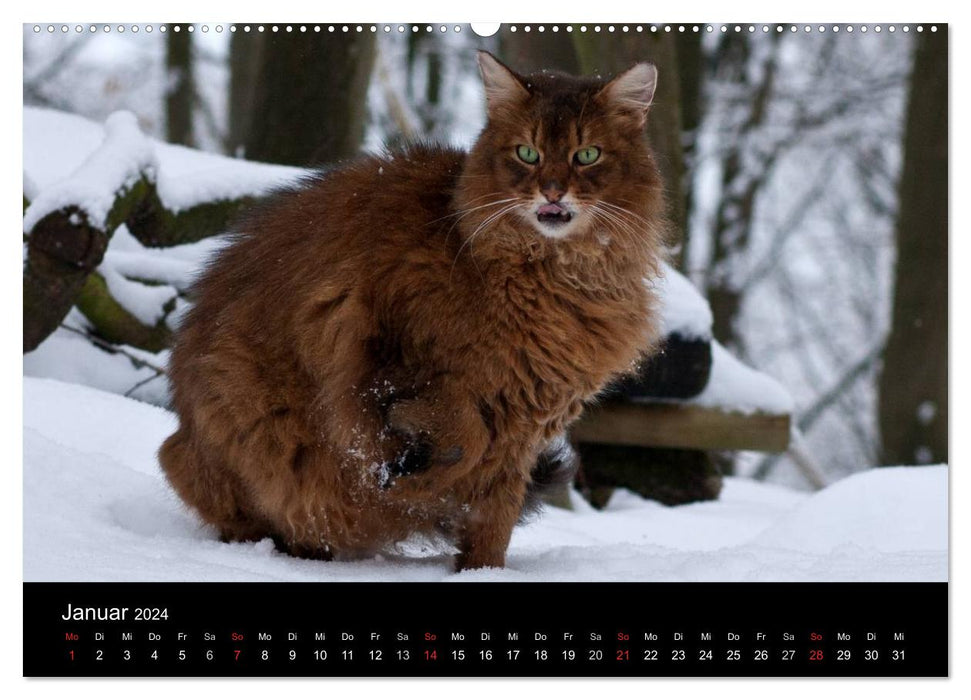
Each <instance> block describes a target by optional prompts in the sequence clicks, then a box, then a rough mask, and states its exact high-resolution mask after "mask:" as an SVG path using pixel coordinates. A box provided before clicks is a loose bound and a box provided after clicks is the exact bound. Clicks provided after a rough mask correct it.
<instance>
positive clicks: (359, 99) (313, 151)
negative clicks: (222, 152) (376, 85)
mask: <svg viewBox="0 0 971 700" xmlns="http://www.w3.org/2000/svg"><path fill="white" fill-rule="evenodd" d="M264 42H265V46H264V47H263V52H262V53H263V56H262V63H261V66H260V71H259V78H258V80H257V83H256V87H255V89H254V93H253V94H254V96H253V101H252V104H251V106H250V111H251V115H252V121H251V124H250V128H249V134H248V136H247V139H246V157H247V158H248V159H250V160H260V161H268V162H273V163H285V164H288V165H310V164H314V165H316V164H323V163H329V162H333V161H336V160H339V159H341V158H348V157H350V156H353V155H354V154H356V153H357V152H358V149H359V148H360V145H361V141H362V139H363V137H364V126H365V118H366V115H367V100H366V98H367V88H368V83H369V82H370V76H371V67H372V65H373V63H374V36H373V35H372V34H371V33H370V32H361V33H357V32H353V31H352V32H348V33H346V34H345V33H334V34H328V35H326V36H320V35H317V34H311V33H307V34H274V35H270V36H267V37H266V38H265V39H264Z"/></svg>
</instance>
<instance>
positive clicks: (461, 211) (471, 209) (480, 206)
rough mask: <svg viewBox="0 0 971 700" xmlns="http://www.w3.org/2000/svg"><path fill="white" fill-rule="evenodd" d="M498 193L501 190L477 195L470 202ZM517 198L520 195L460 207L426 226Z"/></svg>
mask: <svg viewBox="0 0 971 700" xmlns="http://www.w3.org/2000/svg"><path fill="white" fill-rule="evenodd" d="M496 194H501V193H500V192H490V193H489V194H484V195H482V196H481V197H476V198H475V199H472V200H471V201H470V202H469V203H470V204H471V203H472V202H474V201H476V200H477V199H482V198H484V197H491V196H492V195H496ZM516 199H518V197H507V198H506V199H497V200H496V201H494V202H488V203H486V204H481V205H479V206H475V207H468V208H466V209H459V210H458V211H455V212H452V213H451V214H446V215H445V216H440V217H438V218H437V219H432V220H431V221H429V222H428V223H427V224H426V226H430V225H431V224H434V223H438V222H439V221H444V220H445V219H451V218H453V217H456V216H457V217H458V218H459V219H461V218H462V217H463V216H465V215H466V214H471V213H472V212H474V211H477V210H479V209H485V208H486V207H491V206H494V205H496V204H503V203H504V202H512V201H514V200H516Z"/></svg>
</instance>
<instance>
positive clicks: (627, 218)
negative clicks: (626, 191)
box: [594, 200, 650, 244]
mask: <svg viewBox="0 0 971 700" xmlns="http://www.w3.org/2000/svg"><path fill="white" fill-rule="evenodd" d="M601 205H606V206H607V207H609V208H603V207H602V206H601ZM594 206H595V207H597V208H598V209H599V211H601V212H602V213H603V214H604V215H607V216H609V217H610V218H611V219H613V220H615V221H617V222H618V223H619V224H622V225H623V227H624V229H625V230H626V231H627V232H628V233H629V234H630V236H631V240H632V241H640V242H641V243H643V244H649V243H650V232H649V231H646V230H643V229H641V228H640V227H639V226H638V225H637V222H636V221H635V219H634V218H632V217H637V218H640V219H642V220H643V221H644V223H649V222H647V221H646V220H644V219H643V218H642V217H638V216H637V215H636V214H634V213H633V212H631V211H629V210H627V209H625V208H624V207H618V206H617V205H615V204H612V203H610V202H607V201H604V200H601V201H600V202H598V203H597V204H595V205H594Z"/></svg>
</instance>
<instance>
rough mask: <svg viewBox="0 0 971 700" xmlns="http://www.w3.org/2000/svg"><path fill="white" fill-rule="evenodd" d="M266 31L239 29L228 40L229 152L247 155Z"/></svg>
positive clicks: (236, 154)
mask: <svg viewBox="0 0 971 700" xmlns="http://www.w3.org/2000/svg"><path fill="white" fill-rule="evenodd" d="M263 44H264V42H263V34H261V33H259V32H255V31H248V32H245V31H241V30H240V28H238V27H237V31H236V32H234V33H233V35H232V38H231V39H230V40H229V112H228V113H229V134H228V137H227V138H228V149H229V153H230V155H234V156H238V157H245V156H246V153H245V150H246V140H247V138H248V136H249V131H250V124H251V123H252V120H253V98H254V95H255V92H256V83H257V80H258V79H259V74H260V65H261V64H262V62H263Z"/></svg>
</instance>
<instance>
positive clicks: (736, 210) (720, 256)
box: [706, 34, 779, 349]
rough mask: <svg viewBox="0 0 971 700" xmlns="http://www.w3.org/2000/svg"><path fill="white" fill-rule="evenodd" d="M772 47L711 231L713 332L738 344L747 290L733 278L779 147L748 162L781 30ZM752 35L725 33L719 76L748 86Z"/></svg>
mask: <svg viewBox="0 0 971 700" xmlns="http://www.w3.org/2000/svg"><path fill="white" fill-rule="evenodd" d="M771 36H772V38H771V39H770V41H771V42H772V50H771V52H770V53H769V55H768V57H767V58H766V59H765V65H764V75H763V78H762V80H761V82H760V83H759V84H758V85H757V86H755V87H754V88H753V89H752V90H751V94H750V96H749V98H748V101H747V106H746V110H747V111H746V114H745V118H744V120H743V121H742V123H741V125H740V126H739V127H737V130H736V132H735V133H734V134H732V136H731V139H730V143H729V144H728V145H727V146H726V148H725V155H724V156H723V159H722V197H721V200H720V201H719V203H718V209H717V211H716V213H715V224H714V230H713V231H712V258H711V264H710V266H709V274H708V280H707V285H706V295H707V297H708V303H709V304H710V305H711V312H712V316H713V319H714V323H713V326H712V332H713V334H714V336H715V338H716V339H718V340H719V341H720V342H722V343H723V344H725V345H727V346H728V347H730V348H733V349H737V345H738V338H737V335H736V332H735V319H736V318H737V316H738V312H739V309H740V308H741V303H742V290H741V289H740V288H739V286H738V282H737V280H734V279H732V275H731V274H730V273H731V269H732V267H733V266H734V265H735V264H736V260H735V259H736V258H737V257H739V256H741V255H742V254H744V252H745V251H746V249H747V248H748V245H749V240H750V238H751V233H752V224H753V220H754V216H755V209H756V204H757V200H758V196H759V194H760V193H761V191H762V188H763V186H764V185H765V179H766V178H767V177H768V174H769V172H770V165H771V163H772V161H773V160H774V158H775V157H776V155H775V154H777V149H766V150H767V151H768V152H767V153H766V154H764V155H762V163H761V165H760V167H758V168H752V167H748V168H745V167H743V165H744V163H745V157H746V155H747V154H749V153H750V152H751V150H752V143H751V139H752V137H753V134H755V133H756V132H758V130H759V129H760V128H761V127H762V126H763V124H764V122H765V116H766V112H767V109H768V105H769V101H770V99H771V97H772V93H773V91H774V89H775V75H776V66H777V62H776V61H777V55H778V48H779V35H778V34H773V35H771ZM749 56H750V46H749V39H748V38H747V37H746V36H744V35H738V34H728V35H726V36H725V37H724V38H723V40H722V43H721V45H720V46H719V49H718V71H719V73H720V79H721V80H724V81H727V82H735V83H739V84H742V85H744V84H745V83H746V80H747V78H746V67H747V64H748V62H749Z"/></svg>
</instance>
